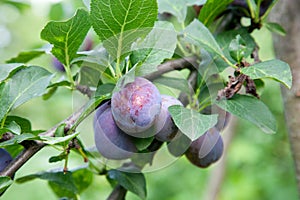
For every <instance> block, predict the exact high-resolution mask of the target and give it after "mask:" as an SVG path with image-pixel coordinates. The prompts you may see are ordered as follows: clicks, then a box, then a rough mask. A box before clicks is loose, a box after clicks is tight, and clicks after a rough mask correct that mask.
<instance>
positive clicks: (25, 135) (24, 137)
mask: <svg viewBox="0 0 300 200" xmlns="http://www.w3.org/2000/svg"><path fill="white" fill-rule="evenodd" d="M34 139H38V136H36V135H33V134H31V133H23V134H21V135H14V137H13V138H12V139H10V140H7V141H5V142H1V143H0V147H6V146H10V145H14V144H20V143H21V142H23V141H25V140H34Z"/></svg>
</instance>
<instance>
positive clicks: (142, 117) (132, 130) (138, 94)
mask: <svg viewBox="0 0 300 200" xmlns="http://www.w3.org/2000/svg"><path fill="white" fill-rule="evenodd" d="M111 104H112V106H111V107H112V114H113V117H114V119H115V121H116V123H117V125H118V127H119V128H120V129H121V130H123V131H124V132H125V133H127V134H129V135H131V136H134V137H151V136H153V135H155V134H156V131H155V128H153V124H154V122H155V119H156V118H157V116H158V115H159V113H160V110H161V96H160V93H159V91H158V89H157V88H156V86H155V85H154V84H153V83H151V82H150V81H148V80H147V79H145V78H142V77H136V78H135V80H134V82H131V83H128V84H126V85H125V87H123V88H122V89H121V90H120V91H118V92H115V93H114V94H113V95H112V98H111ZM152 128H153V130H151V129H152ZM146 132H147V133H146Z"/></svg>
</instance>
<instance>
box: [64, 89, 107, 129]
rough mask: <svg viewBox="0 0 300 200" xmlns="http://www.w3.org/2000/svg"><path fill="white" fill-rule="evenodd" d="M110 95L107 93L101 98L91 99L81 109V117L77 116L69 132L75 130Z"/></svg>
mask: <svg viewBox="0 0 300 200" xmlns="http://www.w3.org/2000/svg"><path fill="white" fill-rule="evenodd" d="M110 98H111V93H107V94H104V95H101V96H95V97H93V98H91V99H90V100H89V101H88V102H87V103H86V104H85V107H84V108H83V111H82V113H81V115H80V116H79V118H78V120H77V121H76V122H75V123H74V125H73V126H72V127H71V128H70V131H72V130H75V128H76V127H77V126H78V125H79V124H80V123H81V122H82V121H83V120H84V119H85V118H86V117H87V116H89V115H90V114H91V113H92V112H94V111H95V109H96V108H97V107H98V106H99V105H100V103H101V102H102V101H104V100H107V99H110Z"/></svg>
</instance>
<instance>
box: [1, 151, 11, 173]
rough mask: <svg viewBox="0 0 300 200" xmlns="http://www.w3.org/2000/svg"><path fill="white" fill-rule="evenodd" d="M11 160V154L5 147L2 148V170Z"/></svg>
mask: <svg viewBox="0 0 300 200" xmlns="http://www.w3.org/2000/svg"><path fill="white" fill-rule="evenodd" d="M11 161H12V157H11V155H10V154H9V153H8V152H7V151H6V150H5V149H3V148H0V172H1V171H3V170H4V169H5V167H7V165H8V164H9V163H10V162H11Z"/></svg>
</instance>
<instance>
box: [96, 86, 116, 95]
mask: <svg viewBox="0 0 300 200" xmlns="http://www.w3.org/2000/svg"><path fill="white" fill-rule="evenodd" d="M114 88H115V85H114V84H111V83H106V84H102V85H99V86H98V87H97V90H96V92H95V97H100V96H103V95H106V94H109V93H112V91H113V90H114Z"/></svg>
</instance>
